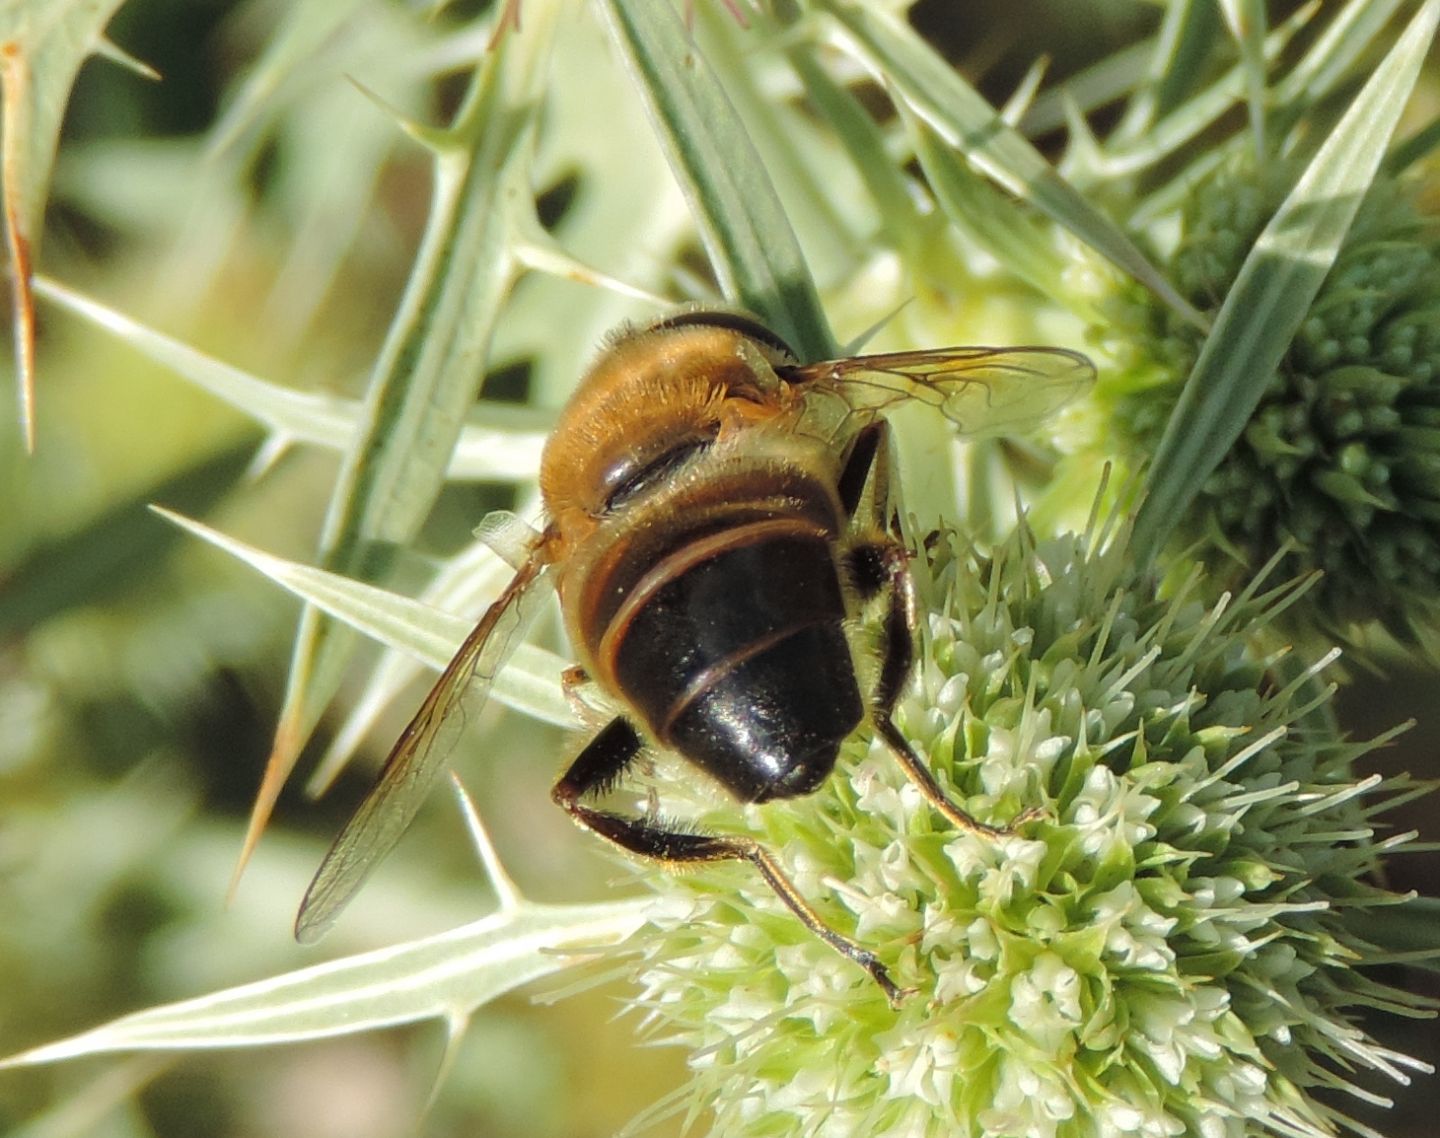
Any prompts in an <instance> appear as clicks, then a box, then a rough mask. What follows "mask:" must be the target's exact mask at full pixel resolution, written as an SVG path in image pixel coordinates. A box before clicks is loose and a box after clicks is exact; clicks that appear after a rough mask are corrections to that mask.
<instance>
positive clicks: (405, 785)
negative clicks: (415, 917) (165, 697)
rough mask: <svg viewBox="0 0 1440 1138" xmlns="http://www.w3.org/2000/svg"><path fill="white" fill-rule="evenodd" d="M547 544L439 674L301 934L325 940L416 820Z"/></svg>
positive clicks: (512, 639)
mask: <svg viewBox="0 0 1440 1138" xmlns="http://www.w3.org/2000/svg"><path fill="white" fill-rule="evenodd" d="M546 564H547V562H546V559H545V558H544V557H543V556H542V546H541V545H540V544H538V543H536V544H534V545H533V546H532V548H531V550H530V553H529V556H528V557H527V558H526V559H525V561H524V562H523V563H521V565H520V566H519V568H518V570H517V571H516V574H515V576H514V577H513V578H512V579H511V581H510V583H509V584H508V585H507V586H506V587H505V591H504V592H502V593H501V594H500V596H499V597H498V598H497V599H496V600H495V602H494V603H493V604H492V605H491V606H490V607H489V608H488V609H486V610H485V615H484V616H482V617H481V618H480V623H479V624H477V625H476V626H475V629H474V631H472V632H471V633H470V635H469V636H467V637H466V638H465V642H464V643H463V644H461V645H460V650H459V651H458V652H456V653H455V655H454V657H453V658H452V659H451V661H450V663H449V664H447V665H446V666H445V670H444V671H443V672H442V673H441V674H440V679H439V680H437V681H436V683H435V686H434V687H433V688H431V689H430V694H429V695H427V696H426V697H425V702H424V703H422V704H421V705H420V710H419V711H417V712H416V713H415V718H414V719H412V720H411V721H410V724H409V726H408V727H406V728H405V730H404V732H403V733H402V734H401V736H400V738H399V739H398V740H397V741H396V743H395V746H394V747H393V748H392V749H391V751H390V756H389V757H388V758H387V759H386V760H385V766H384V768H383V769H382V770H381V772H380V781H379V782H377V783H376V784H375V787H374V788H373V789H372V790H371V791H370V793H369V794H368V795H367V796H366V798H365V801H364V802H362V803H361V804H360V808H359V809H358V810H356V811H355V813H354V815H353V816H352V817H351V819H350V821H349V822H347V823H346V824H345V828H344V829H343V830H341V831H340V835H339V837H337V838H336V839H335V843H334V845H332V846H331V847H330V849H329V852H327V853H326V854H325V860H324V861H322V862H321V863H320V868H319V870H317V871H316V873H315V879H314V880H313V881H311V882H310V888H309V889H307V890H306V891H305V899H304V900H303V901H301V902H300V912H299V915H298V916H297V917H296V918H295V937H296V939H297V940H300V941H302V942H304V943H307V944H308V943H310V942H312V941H316V940H319V939H320V937H322V936H323V935H324V934H325V933H326V932H327V931H328V930H329V928H330V926H331V925H332V924H334V923H335V918H336V917H338V916H339V915H340V912H341V910H342V909H344V908H345V906H346V905H348V904H349V903H350V899H351V898H352V897H354V896H355V894H356V893H357V892H358V891H359V889H360V886H361V885H363V884H364V883H365V879H366V878H367V877H369V876H370V873H371V871H372V870H373V869H374V868H375V866H376V865H378V864H379V863H380V861H381V860H382V859H383V858H384V857H385V856H386V855H387V854H388V853H389V852H390V851H391V850H392V849H394V848H395V845H396V843H397V842H399V841H400V837H401V835H402V834H404V833H405V831H406V829H408V828H409V826H410V823H411V822H413V821H414V820H415V815H416V814H417V813H418V812H419V810H420V804H421V803H422V802H424V801H425V799H426V798H427V797H428V796H429V794H430V791H431V789H432V788H433V787H434V785H435V783H436V782H437V781H438V780H439V778H440V776H441V775H442V774H444V772H445V768H446V765H447V760H448V759H449V757H450V752H451V751H452V750H453V749H454V746H455V742H456V740H457V738H458V737H459V734H460V732H461V730H462V729H463V727H464V723H465V717H464V715H463V714H461V713H460V712H461V703H462V701H463V700H465V699H466V697H467V696H468V697H470V698H471V699H473V700H474V701H475V702H476V703H477V704H478V703H479V702H480V701H483V699H484V698H485V695H486V693H487V692H488V691H489V689H490V685H491V683H492V682H494V679H495V674H496V673H497V672H498V671H499V670H500V668H501V666H502V665H503V664H504V663H505V660H506V659H507V658H508V657H509V655H510V653H511V651H512V650H513V649H514V648H515V646H516V645H517V644H518V643H519V641H520V637H521V634H522V633H523V632H524V631H525V628H526V627H527V626H528V625H529V623H530V620H531V618H532V617H533V616H534V613H535V610H536V609H537V608H538V605H537V604H536V601H537V600H539V599H542V598H543V597H544V595H545V594H544V591H543V590H538V589H534V588H532V586H534V585H535V584H536V582H537V581H539V580H540V579H541V577H542V576H543V575H544V571H545V568H546Z"/></svg>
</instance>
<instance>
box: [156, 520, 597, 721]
mask: <svg viewBox="0 0 1440 1138" xmlns="http://www.w3.org/2000/svg"><path fill="white" fill-rule="evenodd" d="M156 512H157V513H159V514H161V515H162V516H163V517H166V518H169V519H170V520H171V521H173V522H174V523H175V524H176V525H178V526H181V527H183V528H184V529H186V530H189V531H190V532H191V533H193V534H195V535H196V536H197V537H201V538H204V539H205V540H206V541H208V542H210V543H211V544H212V545H216V546H218V547H219V548H221V549H223V550H225V551H226V552H227V553H230V554H232V555H233V556H235V557H238V558H239V559H240V560H242V561H244V562H245V563H246V564H247V565H250V566H251V567H252V568H254V569H256V570H258V571H259V572H261V573H263V574H264V575H265V576H267V577H269V578H270V579H271V580H272V581H274V582H276V583H277V584H279V585H282V586H283V587H284V588H286V589H288V590H289V591H290V592H292V593H294V594H295V595H296V596H297V597H299V598H300V599H301V600H303V601H305V602H307V603H308V604H311V605H314V606H315V607H316V608H317V609H320V610H321V611H322V612H325V613H327V614H329V615H330V616H332V617H334V618H335V619H336V620H338V621H341V622H343V623H344V624H345V625H346V626H347V627H350V628H353V629H355V630H356V631H358V632H363V633H365V635H367V636H370V637H372V638H373V639H375V640H378V641H379V642H380V643H382V644H384V645H386V646H387V647H390V648H394V649H397V650H399V651H402V652H405V653H408V654H409V655H411V656H413V657H415V658H416V659H418V660H420V661H422V662H423V663H425V664H428V665H429V666H430V667H431V668H433V669H435V670H436V671H439V670H440V669H441V668H443V667H444V666H445V665H446V664H448V663H449V662H450V658H451V657H452V656H454V655H455V652H456V650H457V649H458V648H459V647H460V643H461V641H463V640H464V639H465V637H466V635H467V634H468V633H469V632H470V630H471V628H472V627H473V626H474V619H466V618H464V617H458V616H452V615H451V614H450V613H447V612H442V611H441V610H439V609H436V608H434V607H432V606H431V605H428V604H425V603H424V602H423V601H416V600H412V599H411V598H409V597H404V596H401V595H400V594H398V593H391V592H388V591H386V590H385V589H381V588H378V587H377V586H375V585H370V584H366V583H365V582H363V581H356V580H353V579H351V578H349V577H342V576H340V575H338V574H335V573H329V572H326V571H325V570H323V569H316V568H314V567H313V566H309V565H300V564H297V563H296V562H294V561H287V560H285V559H284V558H282V557H276V556H274V555H272V554H269V553H265V552H263V551H261V550H259V549H256V548H254V547H253V546H250V545H246V544H245V543H244V542H241V541H237V540H235V539H234V538H232V537H227V536H226V535H224V534H222V533H218V532H217V531H215V530H213V529H210V528H209V527H208V526H204V525H201V524H200V523H199V522H196V521H193V520H191V519H189V518H185V517H182V516H181V515H179V514H176V513H173V512H171V511H170V510H165V509H161V508H159V507H156ZM495 560H497V561H498V559H495ZM509 575H510V571H509V570H508V568H506V570H505V571H504V572H503V573H498V574H497V575H496V580H497V581H498V582H503V580H504V579H508V577H509ZM498 591H499V590H498V588H497V589H496V593H498ZM477 615H478V614H477ZM566 666H567V661H565V660H563V659H561V658H560V657H559V656H556V655H555V654H554V653H553V652H547V651H546V650H545V649H543V648H536V647H535V646H534V645H531V644H521V645H519V646H518V647H517V648H516V649H515V653H514V655H513V656H511V658H510V662H509V663H508V664H507V665H506V666H505V667H504V668H503V669H502V670H501V672H500V674H499V675H498V676H497V677H496V678H495V682H494V684H493V685H492V686H491V688H490V694H491V696H492V697H493V698H494V699H496V700H498V701H499V702H500V703H503V704H505V705H506V706H507V707H512V708H514V709H515V710H517V711H522V712H524V713H525V714H526V715H532V716H534V717H535V718H537V719H541V720H544V721H545V722H547V723H555V724H558V725H560V726H562V727H574V726H576V723H575V715H574V712H573V711H572V710H571V709H570V705H569V704H568V703H566V701H565V698H564V696H563V695H562V694H561V691H560V682H559V680H560V673H561V672H562V671H564V670H565V668H566Z"/></svg>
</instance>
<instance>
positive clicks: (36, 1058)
mask: <svg viewBox="0 0 1440 1138" xmlns="http://www.w3.org/2000/svg"><path fill="white" fill-rule="evenodd" d="M650 904H651V902H650V900H649V899H648V898H639V899H635V900H627V901H611V902H606V903H603V904H589V905H584V904H574V905H540V904H535V903H533V902H528V901H521V902H518V903H517V904H515V905H513V906H509V907H507V908H505V909H502V910H501V911H500V912H497V913H493V914H491V915H490V916H488V917H484V918H482V919H481V920H479V921H475V922H474V923H472V924H469V925H463V926H461V927H460V928H458V929H453V930H450V931H448V932H444V933H440V934H439V935H436V936H430V937H425V938H423V939H420V940H414V941H407V942H405V943H402V944H398V945H394V946H392V947H388V948H381V949H377V950H375V951H373V952H366V953H361V954H358V955H356V956H348V957H344V958H342V959H340V960H334V961H330V962H328V963H325V964H317V965H315V966H314V967H311V968H302V969H299V970H298V971H295V972H287V973H284V974H283V975H280V976H274V977H271V978H269V979H267V980H260V981H257V982H256V983H253V984H244V985H241V986H240V987H237V988H228V989H225V990H223V991H219V992H212V993H210V994H208V995H204V996H198V997H196V998H195V999H190V1000H182V1001H180V1002H179V1003H174V1004H165V1005H163V1006H160V1007H155V1008H149V1009H147V1010H145V1011H142V1012H135V1013H134V1014H132V1015H127V1016H122V1017H121V1018H120V1019H117V1020H112V1021H111V1022H110V1023H107V1024H104V1025H103V1026H101V1027H97V1028H94V1029H92V1030H90V1031H86V1032H82V1033H81V1034H79V1035H75V1036H72V1037H70V1038H69V1039H62V1040H60V1041H58V1042H55V1043H50V1044H46V1045H44V1046H42V1047H36V1048H33V1049H31V1050H29V1051H25V1052H22V1053H21V1054H19V1055H14V1056H11V1057H10V1058H9V1059H6V1060H4V1061H0V1068H3V1067H12V1068H13V1067H22V1066H34V1065H36V1064H41V1063H58V1062H62V1061H64V1060H68V1059H76V1058H80V1057H81V1056H85V1055H100V1054H107V1053H114V1052H127V1051H157V1050H199V1049H210V1048H218V1047H258V1046H265V1045H270V1044H278V1043H297V1042H300V1041H301V1040H307V1039H324V1038H328V1037H331V1036H337V1035H352V1034H355V1033H357V1032H362V1031H372V1030H375V1029H377V1028H382V1027H392V1026H395V1025H397V1024H403V1023H415V1022H417V1021H419V1020H425V1019H446V1020H453V1019H456V1018H460V1017H463V1015H464V1014H465V1013H467V1012H470V1011H472V1010H474V1009H475V1008H478V1007H481V1006H483V1005H484V1004H486V1003H488V1002H490V1001H491V1000H493V999H495V998H496V997H497V996H501V995H504V994H505V993H506V992H510V991H513V990H514V989H516V988H518V987H520V986H521V985H523V984H527V983H529V982H530V981H532V980H537V979H539V978H541V977H543V976H549V975H552V974H553V973H556V972H559V971H561V970H562V969H565V968H568V967H572V966H573V965H575V964H577V963H580V962H582V961H584V960H585V959H587V958H588V956H589V955H590V954H591V953H592V952H593V950H594V949H596V948H598V947H600V946H603V945H608V944H613V943H615V942H617V941H620V940H623V939H624V938H625V937H627V936H629V935H630V934H631V933H633V932H634V931H635V930H636V929H638V928H639V927H640V926H641V924H643V923H644V920H645V913H646V910H647V908H648V907H649V905H650Z"/></svg>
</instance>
